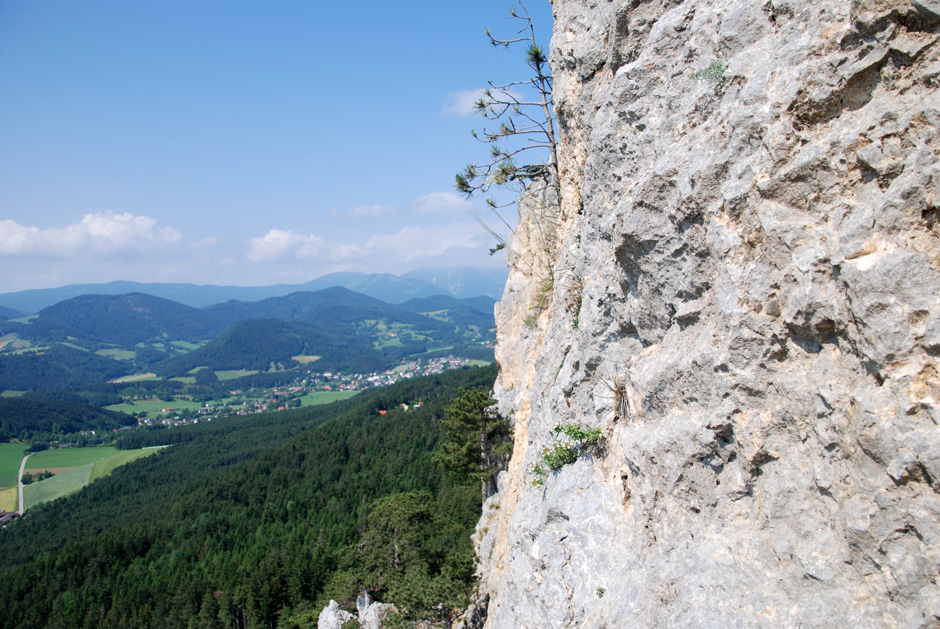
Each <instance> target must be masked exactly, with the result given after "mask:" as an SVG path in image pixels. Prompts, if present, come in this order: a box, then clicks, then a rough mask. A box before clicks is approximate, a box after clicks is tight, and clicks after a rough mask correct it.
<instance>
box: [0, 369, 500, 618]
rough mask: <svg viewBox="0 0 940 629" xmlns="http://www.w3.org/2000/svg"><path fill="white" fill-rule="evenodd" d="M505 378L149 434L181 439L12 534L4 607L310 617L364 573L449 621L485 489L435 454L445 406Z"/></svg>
mask: <svg viewBox="0 0 940 629" xmlns="http://www.w3.org/2000/svg"><path fill="white" fill-rule="evenodd" d="M494 377H495V368H486V369H475V370H460V371H455V372H449V373H446V374H442V375H440V376H433V377H428V378H421V379H416V380H413V381H407V382H403V383H400V384H397V385H394V386H391V387H387V388H385V389H381V390H378V391H376V392H374V393H371V394H365V395H361V396H357V397H355V398H352V399H350V400H346V401H344V402H339V403H335V404H332V405H326V406H320V407H310V408H305V409H300V410H297V411H289V412H282V413H277V414H268V415H259V416H253V417H248V418H233V419H230V420H225V421H220V422H213V423H212V424H198V425H195V426H192V427H188V428H183V429H173V430H163V431H155V432H152V433H146V434H145V435H144V436H147V437H150V438H151V439H152V441H151V442H152V443H157V442H160V441H161V440H162V439H165V438H166V437H169V436H170V435H184V436H185V438H184V439H180V440H179V441H180V443H178V444H177V445H175V446H173V447H171V448H168V449H166V450H163V451H162V452H161V453H160V454H158V455H156V456H152V457H146V458H144V459H141V460H138V461H136V462H134V463H131V464H129V465H127V466H124V467H122V468H120V469H118V470H116V471H115V472H114V473H113V474H112V475H111V476H109V477H107V478H105V479H101V480H99V481H96V482H95V483H92V484H91V485H90V486H88V487H87V488H85V489H84V490H83V491H82V492H79V493H78V494H75V495H73V496H71V497H68V498H65V499H61V500H58V501H56V502H53V503H49V504H47V505H44V506H42V507H39V508H37V509H35V510H31V511H30V512H27V514H26V516H25V517H24V518H21V519H20V520H19V521H18V522H16V524H15V525H14V526H11V527H8V528H7V529H4V530H0V619H2V622H3V623H4V624H5V625H6V626H11V627H13V626H16V627H117V626H151V627H183V626H185V627H235V626H237V627H275V626H277V627H299V628H304V627H315V626H316V616H317V614H318V611H319V609H320V608H321V607H322V606H323V605H325V604H326V602H327V601H328V599H329V598H331V597H332V598H335V599H337V600H340V601H341V602H344V603H345V604H347V605H348V604H352V603H353V601H354V597H355V595H356V594H358V590H359V588H360V587H361V586H362V584H363V583H370V584H371V586H370V587H372V589H373V593H374V594H375V595H376V597H377V598H379V599H380V600H381V598H382V597H383V596H388V595H390V594H392V593H394V594H395V595H396V596H397V597H398V600H397V601H395V602H396V603H398V604H399V605H400V606H401V607H402V608H403V610H404V611H405V612H406V614H408V615H410V616H411V617H412V618H418V617H425V618H428V617H435V618H437V619H439V620H441V619H446V616H448V615H449V614H450V612H451V611H452V610H454V609H455V608H456V607H457V606H459V605H461V604H462V603H464V602H465V600H466V595H467V592H468V589H469V587H470V585H471V583H472V570H473V555H472V550H471V544H470V541H469V536H470V533H471V532H472V530H473V526H474V525H475V523H476V521H477V519H478V517H479V509H480V504H479V485H478V484H477V483H473V482H471V483H470V484H469V485H464V484H459V483H457V482H456V481H453V480H450V479H449V478H448V477H447V476H445V475H444V474H443V473H442V471H441V470H440V469H438V468H437V467H436V466H434V465H433V464H432V463H431V453H432V452H433V451H434V450H435V449H436V448H437V446H438V443H439V440H440V437H441V428H440V423H439V422H440V420H441V418H442V417H443V414H444V407H445V405H447V404H448V403H449V401H450V400H452V399H453V398H454V397H456V395H457V394H458V391H459V389H461V388H471V387H476V386H484V387H487V388H489V387H491V386H492V382H493V379H494ZM416 401H421V402H423V404H422V406H421V407H420V408H416V407H415V406H413V403H414V402H416ZM401 403H407V404H409V405H411V408H410V409H409V410H408V411H404V410H401V409H400V407H399V406H398V405H399V404H401ZM386 409H389V410H388V413H387V414H384V415H382V414H379V410H386ZM135 438H137V436H136V435H135ZM392 531H395V534H394V535H392V534H390V532H392ZM365 550H368V552H365Z"/></svg>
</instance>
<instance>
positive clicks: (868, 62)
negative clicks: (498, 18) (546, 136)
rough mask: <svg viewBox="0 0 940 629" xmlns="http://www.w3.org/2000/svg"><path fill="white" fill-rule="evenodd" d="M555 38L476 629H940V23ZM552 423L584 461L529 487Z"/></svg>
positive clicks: (694, 14) (697, 12)
mask: <svg viewBox="0 0 940 629" xmlns="http://www.w3.org/2000/svg"><path fill="white" fill-rule="evenodd" d="M554 13H555V31H554V37H553V40H552V48H551V59H552V68H553V71H554V74H555V80H556V83H555V100H556V111H557V114H558V118H559V126H560V128H561V132H562V133H561V139H560V143H561V146H560V152H559V162H560V163H559V167H560V177H561V181H560V186H559V190H560V197H561V198H560V209H550V208H553V207H554V206H553V204H551V203H549V204H548V206H547V207H548V208H549V209H546V206H545V205H544V204H543V205H541V206H540V205H539V204H538V203H529V204H527V205H526V206H525V207H523V208H522V212H521V220H520V226H519V229H518V230H517V232H518V233H517V238H516V239H515V240H514V241H513V242H512V243H511V245H512V251H511V252H510V254H509V260H510V266H511V274H510V279H509V282H508V284H507V287H506V292H505V294H504V297H503V300H502V301H501V302H500V304H499V306H498V308H497V322H498V329H499V337H498V344H497V359H498V361H499V363H500V377H499V380H498V382H497V397H498V399H499V402H500V407H501V410H502V411H503V412H504V413H506V414H511V416H512V417H513V418H514V420H515V426H516V435H515V451H514V454H513V459H512V461H511V464H510V468H509V471H508V473H507V474H506V475H505V477H504V478H503V479H502V483H501V484H502V489H501V491H500V492H499V493H498V494H497V495H496V496H494V497H493V498H491V499H490V501H489V503H488V504H487V505H485V508H484V514H485V515H484V518H483V519H482V520H481V522H480V525H479V527H478V537H477V542H478V549H479V552H480V554H481V567H480V571H481V574H482V585H483V593H484V594H486V595H488V596H489V605H488V619H487V626H489V627H493V628H507V629H508V628H514V629H515V628H520V627H530V628H534V627H539V628H543V627H605V626H606V627H710V626H715V627H729V626H741V627H762V626H766V627H789V626H793V627H796V626H801V627H842V626H851V627H883V626H901V627H934V626H937V625H938V623H940V587H938V584H937V579H938V567H940V496H938V491H940V427H938V422H940V408H938V400H940V377H938V358H937V356H938V352H940V268H938V267H940V226H938V219H940V212H938V206H937V204H936V193H937V184H938V179H940V166H938V149H940V139H938V136H937V126H938V124H940V98H938V91H937V85H938V80H940V46H938V43H937V40H938V25H940V2H938V0H915V1H913V2H911V1H904V0H853V1H849V0H826V1H825V2H817V1H811V0H770V1H766V2H764V1H761V2H756V1H746V0H697V1H695V0H686V1H681V0H646V1H643V0H632V1H625V0H607V1H604V0H555V2H554ZM569 423H577V424H580V425H582V426H583V427H586V428H599V429H601V431H602V438H601V441H600V448H599V449H598V450H597V451H593V452H592V451H585V452H584V453H583V454H582V455H581V456H580V457H579V458H578V460H577V461H576V462H574V463H572V464H569V465H565V466H563V467H561V468H560V469H558V470H557V471H553V472H550V473H549V474H548V477H547V478H546V479H545V482H544V485H542V486H533V484H532V481H533V474H532V471H531V470H532V466H533V465H535V464H536V463H537V462H538V461H539V458H540V452H541V451H542V449H543V448H544V447H546V446H547V445H549V444H551V443H552V441H553V439H555V436H554V435H553V432H552V428H553V426H555V425H556V424H569Z"/></svg>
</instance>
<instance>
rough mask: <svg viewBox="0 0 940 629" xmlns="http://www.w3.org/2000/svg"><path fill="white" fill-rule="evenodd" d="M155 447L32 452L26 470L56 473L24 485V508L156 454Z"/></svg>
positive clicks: (56, 496)
mask: <svg viewBox="0 0 940 629" xmlns="http://www.w3.org/2000/svg"><path fill="white" fill-rule="evenodd" d="M159 449H160V448H144V449H142V450H118V449H116V448H112V447H98V448H68V449H65V450H45V451H43V452H39V453H36V454H34V455H33V456H31V457H30V459H29V461H28V462H27V466H28V467H27V468H26V469H27V470H29V471H36V472H42V471H43V470H50V471H56V475H55V476H53V477H52V478H47V479H45V480H43V481H37V482H35V483H32V484H30V485H27V486H26V487H25V488H24V498H25V500H26V509H31V508H32V507H35V506H36V505H38V504H41V503H43V502H48V501H50V500H55V499H56V498H60V497H62V496H67V495H69V494H72V493H75V492H76V491H78V490H79V489H81V488H82V487H84V486H85V485H87V484H88V483H90V482H92V481H94V480H96V479H98V478H102V477H104V476H107V475H108V474H110V473H111V472H113V471H114V470H115V469H116V468H118V467H120V466H121V465H124V464H126V463H130V462H131V461H133V460H135V459H139V458H141V457H145V456H149V455H151V454H156V452H157V451H158V450H159ZM40 455H46V456H40ZM37 459H38V461H37ZM14 500H15V494H14Z"/></svg>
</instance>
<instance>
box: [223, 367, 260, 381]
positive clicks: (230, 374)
mask: <svg viewBox="0 0 940 629" xmlns="http://www.w3.org/2000/svg"><path fill="white" fill-rule="evenodd" d="M256 373H258V372H257V371H250V370H248V369H239V370H237V371H217V372H215V377H216V378H218V379H219V380H221V381H222V382H225V381H226V380H234V379H235V378H241V377H242V376H253V375H255V374H256Z"/></svg>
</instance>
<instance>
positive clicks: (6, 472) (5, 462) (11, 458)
mask: <svg viewBox="0 0 940 629" xmlns="http://www.w3.org/2000/svg"><path fill="white" fill-rule="evenodd" d="M25 448H26V446H24V445H23V444H20V443H0V490H2V489H4V488H6V487H16V474H17V473H18V472H19V471H20V461H22V460H23V450H24V449H25ZM8 511H9V509H8Z"/></svg>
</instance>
